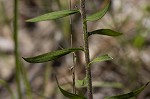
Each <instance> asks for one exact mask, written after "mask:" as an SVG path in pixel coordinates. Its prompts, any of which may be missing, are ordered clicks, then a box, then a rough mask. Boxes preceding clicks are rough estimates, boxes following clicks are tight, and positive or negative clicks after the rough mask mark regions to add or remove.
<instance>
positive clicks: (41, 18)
mask: <svg viewBox="0 0 150 99" xmlns="http://www.w3.org/2000/svg"><path fill="white" fill-rule="evenodd" d="M75 13H79V10H62V11H56V12H51V13H47V14H44V15H41V16H38V17H35V18H32V19H29V20H27V22H39V21H46V20H55V19H59V18H62V17H66V16H68V15H71V14H75Z"/></svg>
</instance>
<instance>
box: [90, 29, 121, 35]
mask: <svg viewBox="0 0 150 99" xmlns="http://www.w3.org/2000/svg"><path fill="white" fill-rule="evenodd" d="M93 34H100V35H107V36H120V35H122V33H120V32H116V31H113V30H111V29H99V30H95V31H92V32H89V36H90V35H93Z"/></svg>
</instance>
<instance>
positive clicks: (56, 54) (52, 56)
mask: <svg viewBox="0 0 150 99" xmlns="http://www.w3.org/2000/svg"><path fill="white" fill-rule="evenodd" d="M79 50H83V49H82V48H68V49H63V50H57V51H53V52H49V53H46V54H42V55H38V56H35V57H30V58H23V59H24V60H25V61H27V62H29V63H43V62H48V61H52V60H55V59H57V58H59V57H62V56H64V55H66V54H69V53H71V52H75V51H79Z"/></svg>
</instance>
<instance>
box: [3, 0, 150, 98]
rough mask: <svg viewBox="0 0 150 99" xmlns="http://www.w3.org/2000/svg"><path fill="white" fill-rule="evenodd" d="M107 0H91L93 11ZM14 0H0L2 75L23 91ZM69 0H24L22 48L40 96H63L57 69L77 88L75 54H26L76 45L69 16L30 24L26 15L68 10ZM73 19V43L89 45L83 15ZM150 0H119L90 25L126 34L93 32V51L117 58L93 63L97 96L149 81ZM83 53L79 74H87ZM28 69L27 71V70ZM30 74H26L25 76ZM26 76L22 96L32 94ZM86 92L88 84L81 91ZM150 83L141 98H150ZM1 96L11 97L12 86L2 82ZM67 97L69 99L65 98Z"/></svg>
mask: <svg viewBox="0 0 150 99" xmlns="http://www.w3.org/2000/svg"><path fill="white" fill-rule="evenodd" d="M102 6H103V0H94V1H92V0H87V13H88V14H89V15H90V14H92V13H94V12H96V11H98V10H100V9H101V7H102ZM72 7H73V8H74V9H78V8H79V1H78V0H72ZM13 8H14V5H13V1H10V0H0V14H1V15H0V79H3V80H5V81H6V82H7V83H8V86H10V87H11V89H12V91H13V93H15V95H16V94H17V90H16V89H17V87H16V85H17V84H16V80H15V74H16V72H15V60H14V49H15V47H14V45H13V43H14V42H13V25H12V24H13V19H14V17H13V16H14V13H13ZM68 8H69V3H68V0H20V1H19V32H18V35H19V36H18V41H19V44H18V47H19V59H20V60H21V63H22V64H21V65H22V66H24V67H25V69H24V70H25V71H26V72H25V73H26V74H27V77H28V79H29V82H30V84H31V88H32V93H33V94H32V95H33V97H34V98H37V99H46V98H47V99H63V98H62V97H63V96H62V94H61V93H60V92H59V91H58V87H57V84H56V81H55V78H54V73H57V76H58V79H59V83H60V85H61V86H63V88H65V89H67V90H71V81H72V75H71V70H70V67H71V66H72V59H71V57H72V56H71V55H67V56H65V57H63V58H59V59H58V60H55V61H52V62H47V63H44V64H28V63H27V62H25V61H23V60H22V58H21V57H22V56H23V57H29V56H35V55H37V54H42V53H46V52H49V51H53V50H58V49H62V48H68V47H70V43H69V42H70V32H69V31H70V30H69V29H70V24H69V18H68V17H67V18H63V20H57V21H43V22H38V23H26V22H25V20H27V19H30V18H33V17H36V16H38V15H41V14H44V13H47V12H52V11H56V10H60V9H61V10H62V9H68ZM72 19H73V22H72V23H73V27H72V29H73V46H74V47H79V46H82V45H83V41H82V27H81V18H80V15H79V14H77V15H74V16H73V17H72ZM149 26H150V1H149V0H142V1H141V0H138V1H137V0H132V1H131V0H125V1H123V0H113V1H112V2H111V8H110V10H109V12H108V13H107V15H106V16H105V17H103V18H102V20H100V21H95V22H91V23H89V24H88V30H89V31H92V30H95V29H99V28H111V29H113V30H116V31H120V32H122V33H123V34H124V35H122V36H120V37H116V38H112V37H107V36H97V35H95V36H91V37H90V39H89V40H90V42H89V43H90V56H91V58H92V59H93V58H94V57H96V56H98V55H99V54H100V53H109V55H110V56H112V57H113V58H114V60H113V61H107V62H102V63H96V64H94V65H95V66H93V67H92V76H93V86H94V89H93V91H94V99H103V98H104V97H105V96H111V95H116V94H120V93H125V92H128V91H130V90H133V89H136V88H138V87H139V86H141V85H144V84H145V83H146V82H148V81H149V77H150V65H149V64H150V28H149ZM83 57H84V56H83V53H77V60H78V61H77V62H78V63H77V68H76V72H77V75H76V77H77V79H82V78H83V77H84V75H85V71H84V64H85V63H84V60H83V59H84V58H83ZM22 74H24V73H22ZM23 78H24V77H23ZM20 80H21V91H22V96H23V97H24V98H25V99H28V98H27V97H26V85H25V84H24V79H22V78H20ZM80 91H81V92H83V94H84V93H85V88H82V89H81V90H80ZM149 95H150V88H149V87H147V88H146V89H145V90H144V91H143V92H142V93H141V94H140V95H139V96H138V99H150V96H149ZM0 98H2V99H9V98H10V94H9V92H8V91H7V89H6V87H3V86H1V85H0ZM64 99H65V98H64Z"/></svg>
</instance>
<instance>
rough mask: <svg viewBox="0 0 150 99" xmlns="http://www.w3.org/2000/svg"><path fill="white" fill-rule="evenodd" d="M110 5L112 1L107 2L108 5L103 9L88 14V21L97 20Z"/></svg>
mask: <svg viewBox="0 0 150 99" xmlns="http://www.w3.org/2000/svg"><path fill="white" fill-rule="evenodd" d="M109 6H110V1H109V2H108V3H107V5H106V6H105V7H104V8H103V9H102V10H101V11H99V12H97V13H95V14H92V15H90V16H88V17H87V21H96V20H99V19H101V18H102V17H103V16H104V15H105V14H106V12H107V11H108V9H109Z"/></svg>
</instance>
